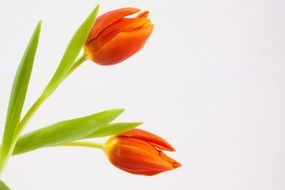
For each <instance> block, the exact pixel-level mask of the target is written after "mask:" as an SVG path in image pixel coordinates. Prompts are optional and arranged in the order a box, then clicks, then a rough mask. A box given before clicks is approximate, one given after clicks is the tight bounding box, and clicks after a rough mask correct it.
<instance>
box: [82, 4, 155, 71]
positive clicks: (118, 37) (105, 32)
mask: <svg viewBox="0 0 285 190" xmlns="http://www.w3.org/2000/svg"><path fill="white" fill-rule="evenodd" d="M139 11H140V10H139V9H136V8H122V9H117V10H113V11H110V12H107V13H105V14H103V15H102V16H100V17H99V18H98V19H97V20H96V23H95V25H94V27H93V29H92V31H91V33H90V34H89V37H88V39H87V41H86V43H85V46H84V50H85V55H86V57H87V58H89V59H91V60H93V61H94V62H96V63H98V64H100V65H113V64H117V63H120V62H122V61H124V60H125V59H127V58H129V57H130V56H132V55H133V54H135V53H137V52H138V51H139V50H140V49H142V48H143V46H144V44H145V42H146V40H147V39H148V37H149V36H150V34H151V33H152V30H153V24H152V23H151V21H150V20H149V19H148V18H147V16H148V11H145V12H142V13H141V14H139V15H137V16H136V17H134V18H130V17H126V16H129V15H132V14H135V13H137V12H139Z"/></svg>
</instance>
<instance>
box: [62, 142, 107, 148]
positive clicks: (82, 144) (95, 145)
mask: <svg viewBox="0 0 285 190" xmlns="http://www.w3.org/2000/svg"><path fill="white" fill-rule="evenodd" d="M59 146H79V147H89V148H98V149H103V148H104V146H103V145H102V144H101V143H97V142H88V141H73V142H68V143H64V144H61V145H59Z"/></svg>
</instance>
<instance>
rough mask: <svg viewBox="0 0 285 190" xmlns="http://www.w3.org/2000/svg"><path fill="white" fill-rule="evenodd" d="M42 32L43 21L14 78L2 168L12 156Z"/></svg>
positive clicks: (4, 139)
mask: <svg viewBox="0 0 285 190" xmlns="http://www.w3.org/2000/svg"><path fill="white" fill-rule="evenodd" d="M40 31H41V21H40V22H39V23H38V25H37V27H36V29H35V31H34V33H33V35H32V37H31V40H30V42H29V44H28V46H27V48H26V51H25V53H24V55H23V57H22V60H21V63H20V65H19V67H18V70H17V73H16V76H15V78H14V82H13V86H12V91H11V94H10V101H9V106H8V111H7V117H6V124H5V131H4V136H3V148H2V154H1V166H2V167H3V165H5V162H6V161H7V158H8V157H9V154H11V151H12V150H10V149H11V145H12V144H13V142H12V141H13V137H14V134H15V131H16V127H17V124H18V123H19V121H20V117H21V113H22V109H23V105H24V102H25V98H26V93H27V89H28V85H29V81H30V77H31V73H32V69H33V63H34V58H35V54H36V51H37V47H38V42H39V36H40Z"/></svg>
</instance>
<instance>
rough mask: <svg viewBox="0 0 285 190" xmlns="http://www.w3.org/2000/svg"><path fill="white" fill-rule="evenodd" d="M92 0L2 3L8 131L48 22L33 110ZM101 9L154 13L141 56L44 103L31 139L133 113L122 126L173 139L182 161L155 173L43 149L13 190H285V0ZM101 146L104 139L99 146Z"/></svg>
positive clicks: (1, 101) (1, 110) (25, 160)
mask: <svg viewBox="0 0 285 190" xmlns="http://www.w3.org/2000/svg"><path fill="white" fill-rule="evenodd" d="M96 3H97V1H95V0H41V1H39V0H25V1H21V0H17V1H16V0H9V1H8V0H0V24H1V29H0V42H1V43H0V52H1V54H0V89H1V90H0V114H1V116H0V125H1V131H3V127H4V123H5V114H6V108H7V103H8V99H9V93H10V89H11V84H12V80H13V77H14V75H15V71H16V69H17V66H18V64H19V60H20V58H21V56H22V53H23V51H24V49H25V46H26V44H27V42H28V39H29V38H30V36H31V32H32V31H33V29H34V27H35V25H36V23H37V21H38V20H39V19H42V20H43V27H42V35H41V40H40V45H39V49H38V53H37V57H36V61H35V65H34V70H33V74H32V78H31V83H30V88H29V92H28V95H27V101H26V104H25V111H26V110H27V109H28V107H29V106H30V105H31V104H32V103H33V101H34V100H35V99H36V98H37V97H38V96H39V94H40V93H41V91H42V90H43V88H44V86H45V84H46V83H47V82H48V80H49V79H50V77H51V76H52V74H53V72H54V71H55V69H56V67H57V64H58V62H59V60H60V58H61V55H62V54H63V51H64V49H65V47H66V45H67V43H68V41H69V39H70V37H71V35H72V34H73V33H74V31H75V29H76V28H77V27H78V26H79V24H80V23H81V22H82V21H83V19H84V18H85V17H86V16H87V15H88V14H89V12H90V11H91V10H92V9H93V7H94V6H95V4H96ZM100 3H101V11H100V13H103V12H105V11H108V10H112V9H116V8H121V7H138V8H141V9H142V10H149V11H150V18H151V19H152V21H153V23H155V30H154V33H153V35H152V36H151V38H150V39H149V41H148V43H147V44H146V46H145V48H144V49H143V50H142V51H140V52H139V53H138V54H136V55H135V56H133V57H132V58H130V59H128V60H127V61H125V62H124V63H121V64H119V65H115V66H112V67H102V66H98V65H96V64H94V63H92V62H91V61H88V62H86V63H85V64H83V65H82V66H81V67H80V68H79V69H78V70H77V71H76V72H75V73H74V74H72V76H71V77H70V78H68V79H67V80H66V81H65V82H64V83H63V84H62V85H61V86H60V88H59V89H58V90H57V91H56V92H55V94H54V95H53V96H52V97H51V98H50V99H48V101H46V103H45V104H44V105H43V106H42V108H41V109H40V110H39V112H38V113H37V114H36V115H35V116H34V118H33V119H32V120H31V122H30V123H29V125H28V126H27V129H26V131H25V132H28V131H31V130H34V129H37V128H40V127H43V126H46V125H48V124H51V123H54V122H56V121H60V120H64V119H69V118H72V117H78V116H83V115H86V114H91V113H95V112H98V111H101V110H104V109H108V108H117V107H124V108H126V111H125V113H123V114H122V115H121V116H120V117H119V118H118V119H117V121H144V122H145V124H144V125H143V126H141V128H142V129H146V130H149V131H151V132H154V133H156V134H158V135H160V136H162V137H164V138H165V139H167V140H168V141H169V142H170V143H171V144H172V145H173V146H174V147H175V148H176V149H177V152H175V153H171V154H169V155H170V156H171V157H173V158H175V159H177V160H178V161H179V162H181V164H182V165H183V166H182V167H181V168H179V169H177V170H174V171H171V172H166V173H163V174H160V175H157V176H154V177H145V176H136V175H131V174H128V173H125V172H123V171H120V170H118V169H117V168H115V167H113V166H112V165H111V164H110V163H109V162H108V161H107V159H106V158H105V156H104V154H103V152H100V151H98V150H95V149H84V148H47V149H42V150H38V151H34V152H31V153H28V154H25V155H20V156H17V157H14V158H13V159H11V160H10V162H9V165H8V167H7V169H6V171H5V173H4V176H3V179H4V180H5V181H6V182H7V183H8V184H9V185H10V186H11V188H12V189H13V190H39V189H41V190H50V189H56V190H65V189H66V190H67V189H68V190H78V189H83V190H92V189H124V190H133V189H136V190H146V189H150V190H155V189H164V190H172V189H185V190H188V189H193V190H229V189H230V190H241V189H242V190H267V189H274V190H284V189H285V162H284V160H285V146H284V143H285V140H284V139H285V129H284V125H285V117H284V113H285V85H284V82H285V66H284V64H285V37H284V34H285V11H284V10H285V1H283V0H238V1H237V0H216V1H213V0H197V1H193V0H184V1H183V0H175V1H168V0H167V1H166V0H164V1H163V0H157V1H151V0H145V1H131V0H125V1H123V0H118V1H117V0H116V1H101V2H100ZM99 141H102V142H103V141H104V139H99Z"/></svg>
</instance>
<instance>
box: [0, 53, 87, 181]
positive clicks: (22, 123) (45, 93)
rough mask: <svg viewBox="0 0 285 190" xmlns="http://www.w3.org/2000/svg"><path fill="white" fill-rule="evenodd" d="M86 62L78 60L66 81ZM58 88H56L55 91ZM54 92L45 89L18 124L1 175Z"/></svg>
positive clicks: (1, 168)
mask: <svg viewBox="0 0 285 190" xmlns="http://www.w3.org/2000/svg"><path fill="white" fill-rule="evenodd" d="M85 60H86V58H85V56H84V55H83V56H81V57H79V59H77V60H76V61H75V62H74V63H73V65H72V67H71V69H70V70H69V72H68V74H67V75H66V76H65V78H64V80H65V79H66V78H67V77H68V76H69V75H70V74H71V73H72V72H73V71H74V70H75V69H76V68H78V67H79V66H80V65H81V64H82V63H83V62H84V61H85ZM55 89H56V88H54V90H55ZM54 90H52V91H50V90H47V88H45V90H44V91H43V93H42V94H41V96H40V97H39V98H38V99H37V100H36V101H35V102H34V104H33V105H32V107H31V108H30V109H29V110H28V112H27V113H26V114H25V116H24V117H23V119H22V120H21V121H20V123H19V124H18V126H17V128H16V131H15V134H14V137H13V139H12V141H11V145H10V149H9V152H8V154H7V155H6V156H5V157H2V159H1V160H0V162H1V163H0V175H1V173H2V172H3V170H4V168H5V166H6V164H7V162H8V159H9V158H10V156H11V155H12V153H13V152H14V149H15V146H16V143H17V141H18V139H19V137H20V135H21V133H22V131H23V130H24V129H25V127H26V125H27V123H28V122H29V121H30V119H31V118H32V116H33V115H34V114H35V113H36V111H37V110H38V109H39V108H40V106H41V105H42V104H43V103H44V102H45V100H46V99H47V98H48V97H50V96H51V95H52V94H53V92H54Z"/></svg>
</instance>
